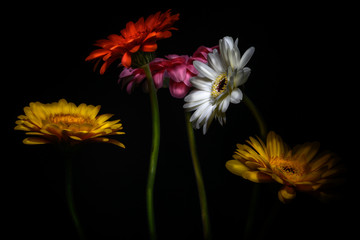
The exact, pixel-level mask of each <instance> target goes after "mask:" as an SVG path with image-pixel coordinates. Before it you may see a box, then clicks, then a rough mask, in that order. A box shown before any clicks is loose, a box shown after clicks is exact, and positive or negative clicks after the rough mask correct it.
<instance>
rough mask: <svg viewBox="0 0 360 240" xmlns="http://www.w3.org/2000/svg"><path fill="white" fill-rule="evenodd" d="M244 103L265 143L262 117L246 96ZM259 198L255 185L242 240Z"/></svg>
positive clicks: (265, 131)
mask: <svg viewBox="0 0 360 240" xmlns="http://www.w3.org/2000/svg"><path fill="white" fill-rule="evenodd" d="M243 100H244V103H245V105H246V106H247V107H248V108H249V110H250V112H251V113H252V115H253V116H254V118H255V120H256V122H257V124H258V126H259V131H260V137H261V139H262V140H263V141H266V135H267V127H266V123H265V121H264V118H263V117H262V115H261V113H260V112H259V110H258V109H257V107H256V106H255V104H254V103H253V102H252V101H251V100H250V98H249V97H248V96H246V95H245V94H244V99H243ZM259 197H260V185H259V184H257V183H255V185H254V187H253V189H252V193H251V202H250V204H249V210H248V218H247V222H246V225H245V231H244V239H245V240H246V239H249V238H250V234H251V231H252V228H253V225H254V222H255V216H256V206H257V205H258V202H259Z"/></svg>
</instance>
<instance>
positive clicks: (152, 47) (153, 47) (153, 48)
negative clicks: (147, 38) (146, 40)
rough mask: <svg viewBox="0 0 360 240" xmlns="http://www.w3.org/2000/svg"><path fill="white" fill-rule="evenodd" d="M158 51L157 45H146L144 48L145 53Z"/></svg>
mask: <svg viewBox="0 0 360 240" xmlns="http://www.w3.org/2000/svg"><path fill="white" fill-rule="evenodd" d="M156 49H157V44H156V43H150V44H145V45H143V46H142V51H144V52H155V51H156Z"/></svg>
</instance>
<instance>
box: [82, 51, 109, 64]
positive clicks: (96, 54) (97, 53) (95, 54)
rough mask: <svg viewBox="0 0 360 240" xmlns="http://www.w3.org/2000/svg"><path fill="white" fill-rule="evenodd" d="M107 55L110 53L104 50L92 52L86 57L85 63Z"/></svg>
mask: <svg viewBox="0 0 360 240" xmlns="http://www.w3.org/2000/svg"><path fill="white" fill-rule="evenodd" d="M108 53H111V51H109V50H106V49H97V50H94V51H92V52H91V53H90V54H89V56H87V58H85V61H89V60H92V59H95V58H98V57H102V56H104V55H106V54H108Z"/></svg>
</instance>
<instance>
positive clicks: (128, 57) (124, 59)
mask: <svg viewBox="0 0 360 240" xmlns="http://www.w3.org/2000/svg"><path fill="white" fill-rule="evenodd" d="M121 64H122V65H123V66H124V67H126V68H129V67H130V66H131V55H130V54H129V52H126V53H125V54H124V56H123V57H122V59H121Z"/></svg>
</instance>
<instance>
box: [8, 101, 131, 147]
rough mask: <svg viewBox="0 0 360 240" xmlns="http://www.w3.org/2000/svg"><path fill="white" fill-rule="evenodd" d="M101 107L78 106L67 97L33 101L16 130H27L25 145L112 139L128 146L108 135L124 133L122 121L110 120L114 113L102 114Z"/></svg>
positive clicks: (109, 141)
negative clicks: (51, 101)
mask: <svg viewBox="0 0 360 240" xmlns="http://www.w3.org/2000/svg"><path fill="white" fill-rule="evenodd" d="M100 108H101V106H100V105H98V106H92V105H86V104H84V103H82V104H80V105H79V106H76V105H75V104H74V103H71V102H69V103H68V102H67V101H66V100H65V99H61V100H59V102H53V103H50V104H43V103H40V102H31V103H30V105H29V106H28V107H25V108H24V112H25V115H20V116H18V118H19V120H17V121H16V124H17V126H16V127H15V130H22V131H26V134H27V135H34V136H32V137H28V138H25V139H24V140H23V143H25V144H30V145H33V144H46V143H60V142H64V143H69V144H76V143H80V142H83V141H97V142H108V143H112V144H115V145H117V146H119V147H122V148H125V146H124V144H123V143H121V142H119V141H117V140H114V139H109V138H107V137H105V136H109V135H121V134H125V132H122V131H121V130H122V129H123V127H122V124H121V123H119V122H120V120H114V121H107V120H108V119H109V118H111V117H112V116H113V115H112V114H102V115H99V116H97V115H98V113H99V110H100Z"/></svg>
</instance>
